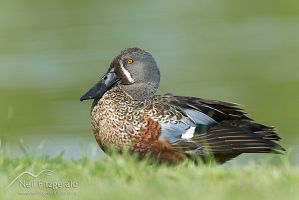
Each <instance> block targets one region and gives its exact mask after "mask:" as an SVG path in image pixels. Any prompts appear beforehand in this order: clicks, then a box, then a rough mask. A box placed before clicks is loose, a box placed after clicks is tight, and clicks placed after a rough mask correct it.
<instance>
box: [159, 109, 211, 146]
mask: <svg viewBox="0 0 299 200" xmlns="http://www.w3.org/2000/svg"><path fill="white" fill-rule="evenodd" d="M183 111H184V113H185V114H186V115H187V116H188V117H186V118H183V119H182V120H181V121H179V122H177V123H174V122H168V123H161V135H160V137H159V139H160V140H167V141H169V142H170V143H176V142H177V141H179V140H182V139H190V138H192V136H193V133H194V132H199V133H200V132H202V131H199V130H200V129H202V130H206V128H207V127H209V126H210V125H211V124H214V123H216V121H215V120H214V119H213V118H211V117H209V116H208V115H206V114H204V113H202V112H200V111H198V110H191V109H185V110H183Z"/></svg>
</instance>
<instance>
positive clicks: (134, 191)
mask: <svg viewBox="0 0 299 200" xmlns="http://www.w3.org/2000/svg"><path fill="white" fill-rule="evenodd" d="M286 157H287V156H282V157H281V160H280V163H278V164H275V165H274V164H273V163H272V164H271V163H270V162H264V163H260V164H259V163H256V164H248V165H245V166H240V165H234V164H233V165H232V166H223V165H221V166H217V165H214V164H208V165H200V166H196V165H194V164H193V163H187V162H186V163H182V164H180V165H177V166H166V165H160V166H159V165H155V164H149V163H148V162H146V161H143V162H138V161H136V159H135V158H134V157H132V156H129V155H122V156H121V155H116V154H115V155H112V156H111V157H106V158H104V159H101V160H91V159H88V158H87V157H86V156H84V155H83V156H82V158H81V159H80V160H76V161H64V160H63V159H62V155H57V156H54V157H51V158H49V157H36V156H24V157H19V158H15V157H11V156H8V155H7V154H6V153H4V152H0V199H42V198H43V199H130V200H131V199H132V200H134V199H139V200H146V199H151V200H152V199H155V200H157V199H163V200H164V199H181V200H183V199H204V200H209V199H213V200H214V199H245V200H246V199H251V200H252V199H255V200H256V199H263V200H265V199H271V200H273V199H284V200H285V199H299V168H298V167H295V166H290V164H289V162H288V160H287V158H286ZM43 169H49V170H52V171H54V172H55V175H52V176H50V177H48V178H47V177H40V179H47V180H49V181H56V182H57V181H58V182H59V181H60V182H61V181H70V180H72V181H76V182H78V188H72V189H69V188H68V189H65V188H64V189H58V190H52V189H38V188H31V189H24V188H20V187H19V185H18V184H17V183H15V184H14V185H12V186H11V187H10V188H6V187H7V185H8V184H9V183H10V182H11V181H12V180H13V179H14V178H15V177H16V176H17V175H19V174H20V173H22V172H23V171H30V172H33V173H38V172H40V171H41V170H43ZM27 179H29V178H28V177H27ZM27 179H26V180H27ZM20 191H21V192H22V191H23V192H24V191H25V192H29V191H31V192H36V191H58V192H72V194H73V195H72V196H66V195H64V196H63V195H46V196H42V197H41V196H37V195H36V196H32V195H31V196H22V195H20V194H18V192H20ZM74 193H75V194H74Z"/></svg>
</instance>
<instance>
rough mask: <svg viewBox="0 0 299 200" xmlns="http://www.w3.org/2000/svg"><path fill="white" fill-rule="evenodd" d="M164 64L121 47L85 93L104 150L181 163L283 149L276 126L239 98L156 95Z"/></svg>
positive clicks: (229, 158)
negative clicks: (256, 115) (246, 109)
mask: <svg viewBox="0 0 299 200" xmlns="http://www.w3.org/2000/svg"><path fill="white" fill-rule="evenodd" d="M159 83H160V70H159V68H158V65H157V63H156V61H155V59H154V57H153V56H152V55H151V54H150V53H149V52H147V51H145V50H142V49H140V48H136V47H135V48H127V49H124V50H122V51H121V52H120V53H119V54H118V55H117V56H116V57H115V58H114V59H113V60H112V62H111V64H110V66H109V68H108V70H107V72H106V73H105V74H104V75H103V76H102V78H101V79H100V80H98V82H97V83H96V84H95V85H94V86H93V87H91V89H89V90H88V91H87V92H86V93H85V94H83V95H82V96H81V98H80V101H84V100H93V103H92V106H91V112H90V113H91V114H90V116H91V126H92V130H93V133H94V136H95V139H96V141H97V143H98V144H99V146H100V148H101V149H102V150H103V151H104V152H108V150H109V149H117V150H118V151H119V152H122V151H123V150H124V149H129V152H130V153H132V154H134V155H137V157H138V158H139V159H140V160H142V159H144V158H150V159H151V160H154V161H157V162H159V163H167V164H176V163H181V162H184V161H186V160H190V159H192V160H194V159H197V158H200V159H201V160H203V161H206V160H211V159H213V160H214V161H215V162H217V163H220V164H222V163H225V162H226V161H228V160H231V159H232V158H235V157H237V156H239V155H240V154H243V153H283V152H284V151H285V149H284V148H283V147H282V146H280V145H279V144H278V143H277V141H279V140H280V139H281V138H280V137H279V136H278V134H277V132H276V130H275V128H274V127H271V126H267V125H263V124H261V123H257V122H255V121H254V120H253V119H251V118H249V117H248V116H247V114H246V113H245V112H244V110H243V109H242V108H240V106H239V105H238V104H235V103H230V102H225V101H218V100H208V99H203V98H198V97H190V96H176V95H173V94H165V95H157V94H156V91H157V89H158V87H159Z"/></svg>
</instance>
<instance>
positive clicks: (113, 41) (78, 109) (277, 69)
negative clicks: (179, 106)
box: [0, 0, 299, 154]
mask: <svg viewBox="0 0 299 200" xmlns="http://www.w3.org/2000/svg"><path fill="white" fill-rule="evenodd" d="M127 47H140V48H143V49H145V50H147V51H149V52H151V53H152V54H153V56H154V57H155V58H156V60H157V63H158V65H159V66H160V70H161V74H162V77H161V78H162V81H161V84H160V89H159V93H160V94H163V93H167V92H171V93H175V94H177V95H188V96H198V97H202V98H209V99H219V100H225V101H232V102H237V103H240V104H241V105H246V106H244V108H245V109H246V111H247V112H248V113H249V116H250V117H252V118H254V119H256V120H257V121H259V122H261V123H265V124H268V125H273V126H275V127H277V129H278V131H279V133H280V135H281V137H282V138H283V140H282V144H284V145H286V146H291V147H292V148H296V144H298V141H299V135H298V130H299V123H298V122H299V116H298V97H299V93H298V89H299V1H295V0H285V1H273V0H262V1H261V0H252V1H244V0H238V1H237V0H235V1H233V0H221V1H220V0H218V1H217V0H193V1H192V0H191V1H178V0H175V1H174V0H167V1H159V0H153V1H137V0H136V1H133V0H128V1H99V0H97V1H96V0H94V1H78V0H73V1H67V0H51V1H37V0H25V1H24V0H1V1H0V94H1V98H0V138H1V141H2V143H4V144H6V145H9V146H14V144H16V143H18V142H19V141H20V140H21V139H22V140H24V141H25V142H24V143H25V144H27V145H28V146H31V147H32V148H33V149H34V147H35V145H37V144H38V143H40V142H41V141H44V140H46V141H49V142H50V143H48V144H49V145H50V146H51V148H52V149H55V150H57V151H59V150H62V149H63V148H65V147H66V146H67V144H68V145H69V147H70V148H71V149H73V150H74V149H75V147H74V148H73V144H76V143H78V141H79V143H80V144H83V146H89V145H91V146H92V145H94V146H96V142H95V141H94V139H93V134H92V131H91V128H90V120H89V111H90V105H91V102H83V103H81V102H80V101H79V97H80V96H81V95H82V94H83V93H84V92H85V91H86V90H87V89H89V88H90V86H92V85H93V84H94V83H95V81H96V80H97V79H98V78H99V77H100V76H101V75H102V74H103V73H104V72H105V71H106V68H107V67H108V65H109V64H110V61H111V60H112V59H113V57H114V56H116V55H117V54H118V53H119V51H120V50H121V49H124V48H127ZM86 144H87V145H86ZM76 148H77V147H76ZM49 151H51V150H49ZM74 154H76V153H74Z"/></svg>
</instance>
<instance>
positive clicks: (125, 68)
mask: <svg viewBox="0 0 299 200" xmlns="http://www.w3.org/2000/svg"><path fill="white" fill-rule="evenodd" d="M159 82H160V71H159V69H158V66H157V64H156V61H155V59H154V58H153V56H152V55H151V54H150V53H148V52H146V51H144V50H142V49H139V48H128V49H125V50H123V51H121V53H120V54H119V55H118V56H116V57H115V58H114V60H113V61H112V62H111V64H110V67H109V69H108V71H107V73H106V74H105V75H104V76H103V77H102V78H101V80H100V81H99V82H98V83H97V84H96V85H95V86H94V87H92V88H91V89H90V90H89V91H88V92H87V93H86V94H84V95H83V96H82V97H81V98H80V100H81V101H83V100H87V99H100V98H101V97H102V96H103V95H104V93H105V92H106V91H108V90H109V89H111V88H112V87H114V86H116V85H118V86H119V87H121V88H122V89H123V90H124V91H125V92H126V93H127V94H128V95H129V96H131V97H132V98H133V99H134V100H144V99H150V98H153V96H154V95H155V93H156V90H157V89H158V86H159Z"/></svg>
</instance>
